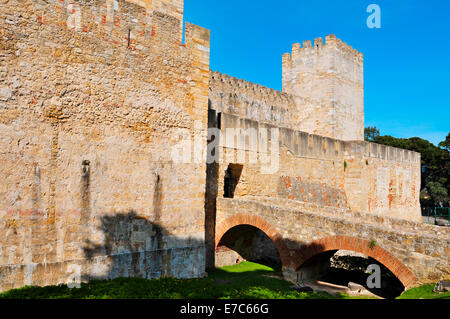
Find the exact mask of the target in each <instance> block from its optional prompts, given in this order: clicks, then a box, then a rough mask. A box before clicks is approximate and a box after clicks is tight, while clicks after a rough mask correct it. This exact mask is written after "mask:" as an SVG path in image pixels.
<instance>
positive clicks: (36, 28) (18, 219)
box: [0, 0, 209, 290]
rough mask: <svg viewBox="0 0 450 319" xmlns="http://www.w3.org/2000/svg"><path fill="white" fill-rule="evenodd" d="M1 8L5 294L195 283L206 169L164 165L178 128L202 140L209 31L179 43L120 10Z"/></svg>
mask: <svg viewBox="0 0 450 319" xmlns="http://www.w3.org/2000/svg"><path fill="white" fill-rule="evenodd" d="M173 3H182V1H174V2H173ZM0 6H1V10H0V100H1V106H0V162H1V163H2V165H1V166H0V178H1V180H2V183H1V184H0V274H1V275H0V290H6V289H10V288H13V287H20V286H23V285H25V284H28V285H29V284H33V285H47V284H56V283H59V282H71V281H73V280H75V281H76V279H77V278H78V279H80V278H81V279H83V280H87V279H89V278H113V277H117V276H142V277H147V278H154V277H159V276H175V277H183V278H185V277H198V276H202V275H203V273H204V193H205V179H206V176H205V171H206V165H205V164H204V163H191V164H189V163H187V164H177V163H174V162H173V161H172V158H171V157H170V154H171V150H172V146H173V145H175V144H176V143H178V140H177V139H176V137H174V135H173V134H172V133H173V132H174V131H175V130H176V129H180V128H181V129H184V130H188V132H190V134H191V135H194V134H201V135H202V136H204V138H206V132H205V130H200V132H196V131H195V128H194V127H195V126H194V121H197V122H199V123H202V124H203V125H204V127H206V125H207V107H208V104H207V103H208V81H209V31H207V30H205V29H202V28H200V27H197V26H194V25H191V24H187V25H186V42H185V43H181V34H180V32H179V27H180V24H181V23H182V20H180V19H177V16H176V15H170V14H168V13H170V12H168V11H166V13H161V12H159V11H150V10H145V9H144V8H143V7H141V6H138V5H136V4H131V3H128V2H125V1H115V2H114V1H100V0H98V1H79V2H78V5H69V4H68V3H67V2H64V1H53V0H21V1H18V0H9V1H6V0H2V1H1V2H0ZM178 17H179V16H178Z"/></svg>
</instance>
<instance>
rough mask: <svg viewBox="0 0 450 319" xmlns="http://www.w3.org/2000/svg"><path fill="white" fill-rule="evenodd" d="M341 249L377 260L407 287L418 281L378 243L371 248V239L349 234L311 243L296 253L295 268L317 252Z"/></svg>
mask: <svg viewBox="0 0 450 319" xmlns="http://www.w3.org/2000/svg"><path fill="white" fill-rule="evenodd" d="M340 249H343V250H351V251H355V252H358V253H362V254H364V255H367V256H369V257H371V258H373V259H375V260H377V261H378V262H380V263H381V264H383V265H384V266H385V267H386V268H388V269H389V270H390V271H391V272H392V273H393V274H394V275H395V276H396V277H397V278H398V279H399V280H400V282H401V283H402V284H403V286H405V288H409V287H411V286H413V285H414V284H415V283H416V282H417V278H416V276H415V275H414V274H413V273H412V272H411V270H409V269H408V268H407V267H406V266H405V265H404V264H403V263H402V262H401V261H400V260H398V259H397V258H396V257H394V256H393V255H392V254H390V253H389V252H387V251H386V250H385V249H383V248H381V247H380V246H378V245H377V244H376V243H375V246H373V247H372V248H371V247H370V241H367V240H363V239H359V238H355V237H348V236H333V237H326V238H323V239H320V240H316V241H313V242H311V243H309V244H308V245H306V246H305V247H304V248H302V249H301V250H300V251H298V252H297V253H296V258H295V263H294V264H293V265H294V269H295V270H297V269H298V268H300V266H302V265H303V263H304V262H306V261H307V260H308V259H310V258H311V257H313V256H315V255H317V254H320V253H323V252H326V251H330V250H340ZM293 259H294V258H293Z"/></svg>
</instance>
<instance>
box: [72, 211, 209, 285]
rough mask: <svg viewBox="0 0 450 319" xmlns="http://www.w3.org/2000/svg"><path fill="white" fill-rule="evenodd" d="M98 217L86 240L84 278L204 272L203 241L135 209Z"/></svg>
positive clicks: (147, 276)
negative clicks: (173, 232) (181, 234)
mask: <svg viewBox="0 0 450 319" xmlns="http://www.w3.org/2000/svg"><path fill="white" fill-rule="evenodd" d="M99 218H100V223H99V226H98V228H97V229H96V230H95V231H93V232H92V233H91V234H90V236H88V238H87V239H85V240H84V247H83V250H84V255H85V258H86V260H87V262H86V265H85V267H83V271H82V275H81V279H82V281H88V280H92V279H113V278H117V277H142V278H147V279H154V278H160V277H176V278H192V277H200V276H203V275H204V243H203V241H201V240H199V239H197V238H192V237H177V236H174V235H171V234H170V233H169V232H168V231H167V229H165V228H164V227H162V226H161V225H159V224H158V223H154V222H151V221H149V220H148V219H147V218H145V217H142V216H139V215H137V214H136V213H135V212H134V211H130V212H128V213H117V214H114V215H104V216H101V217H99Z"/></svg>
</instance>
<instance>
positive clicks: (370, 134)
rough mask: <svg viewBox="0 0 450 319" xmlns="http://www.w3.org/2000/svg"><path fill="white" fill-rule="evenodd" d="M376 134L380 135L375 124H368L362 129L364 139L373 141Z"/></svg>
mask: <svg viewBox="0 0 450 319" xmlns="http://www.w3.org/2000/svg"><path fill="white" fill-rule="evenodd" d="M378 136H380V130H379V129H377V128H376V126H368V127H366V128H365V129H364V139H365V140H366V141H373V140H374V139H375V138H376V137H378Z"/></svg>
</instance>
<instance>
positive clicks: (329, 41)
mask: <svg viewBox="0 0 450 319" xmlns="http://www.w3.org/2000/svg"><path fill="white" fill-rule="evenodd" d="M327 49H328V50H336V49H337V50H338V51H339V52H341V54H342V55H343V56H345V57H347V58H350V59H353V60H354V61H355V62H357V63H359V64H362V63H363V60H364V59H363V54H362V53H361V52H359V51H358V50H356V49H354V48H352V46H350V45H349V44H347V43H346V42H343V41H342V40H341V39H338V38H336V36H335V35H334V34H330V35H327V36H326V37H325V42H324V41H323V38H321V37H319V38H316V39H314V42H312V41H310V40H306V41H303V44H302V43H294V44H293V45H292V51H291V53H286V54H284V55H283V63H285V62H289V61H293V60H295V59H296V58H297V57H299V56H301V55H303V54H307V55H309V54H312V53H313V52H318V50H327Z"/></svg>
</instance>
